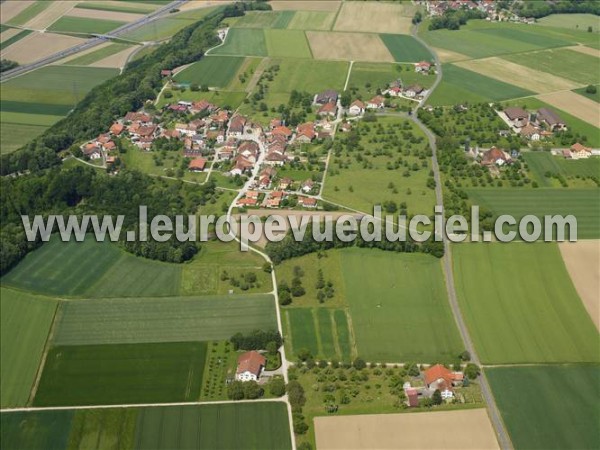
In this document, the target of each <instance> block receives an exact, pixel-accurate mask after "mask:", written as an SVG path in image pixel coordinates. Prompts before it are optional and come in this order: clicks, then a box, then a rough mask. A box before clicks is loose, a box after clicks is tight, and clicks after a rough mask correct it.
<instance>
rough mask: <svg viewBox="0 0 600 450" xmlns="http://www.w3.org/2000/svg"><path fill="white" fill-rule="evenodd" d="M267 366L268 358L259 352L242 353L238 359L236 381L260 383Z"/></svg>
mask: <svg viewBox="0 0 600 450" xmlns="http://www.w3.org/2000/svg"><path fill="white" fill-rule="evenodd" d="M266 365H267V360H266V358H265V357H264V356H263V355H261V354H260V353H258V352H257V351H254V350H253V351H250V352H246V353H242V354H241V355H240V356H239V357H238V361H237V370H236V371H235V379H236V380H239V381H258V379H259V378H260V374H261V372H262V371H263V369H264V368H265V366H266Z"/></svg>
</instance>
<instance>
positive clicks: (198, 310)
mask: <svg viewBox="0 0 600 450" xmlns="http://www.w3.org/2000/svg"><path fill="white" fill-rule="evenodd" d="M257 329H261V330H271V329H277V322H276V318H275V303H274V300H273V297H272V296H271V295H268V294H261V295H244V296H235V295H231V296H204V297H168V298H135V299H133V298H129V299H100V300H82V301H68V302H64V303H62V305H61V307H60V314H59V319H58V321H57V329H56V334H55V338H54V344H56V345H81V344H118V343H150V342H185V341H209V340H227V339H229V338H230V337H231V336H233V335H234V334H235V333H237V332H242V333H249V332H251V331H253V330H257Z"/></svg>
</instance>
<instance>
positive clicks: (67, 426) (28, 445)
mask: <svg viewBox="0 0 600 450" xmlns="http://www.w3.org/2000/svg"><path fill="white" fill-rule="evenodd" d="M74 414H75V412H74V411H72V410H71V411H18V412H2V413H0V442H2V448H10V449H17V448H22V449H27V450H47V449H63V448H67V446H68V444H69V433H70V431H71V423H72V421H73V416H74ZM69 448H72V447H69ZM75 448H77V447H75ZM82 450H83V449H82Z"/></svg>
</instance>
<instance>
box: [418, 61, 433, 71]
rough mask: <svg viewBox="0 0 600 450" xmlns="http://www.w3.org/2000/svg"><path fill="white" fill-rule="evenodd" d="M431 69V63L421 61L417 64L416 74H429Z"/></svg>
mask: <svg viewBox="0 0 600 450" xmlns="http://www.w3.org/2000/svg"><path fill="white" fill-rule="evenodd" d="M429 69H431V63H429V62H427V61H421V62H418V63H417V64H415V72H417V73H423V74H428V73H429Z"/></svg>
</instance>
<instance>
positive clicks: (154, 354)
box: [34, 342, 206, 406]
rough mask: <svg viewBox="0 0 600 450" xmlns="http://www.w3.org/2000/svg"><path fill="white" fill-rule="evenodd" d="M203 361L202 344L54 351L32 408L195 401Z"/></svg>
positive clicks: (204, 353)
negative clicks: (34, 406)
mask: <svg viewBox="0 0 600 450" xmlns="http://www.w3.org/2000/svg"><path fill="white" fill-rule="evenodd" d="M205 357H206V344H205V343H202V342H184V343H161V344H156V343H155V344H118V345H81V346H61V347H53V348H52V349H51V350H50V351H49V353H48V356H47V359H46V364H45V366H44V370H43V372H42V377H41V379H40V384H39V387H38V390H37V393H36V396H35V398H34V405H36V406H59V405H66V406H68V405H109V404H129V403H165V402H183V401H194V400H197V399H198V397H199V396H200V387H201V386H202V373H203V370H204V360H205Z"/></svg>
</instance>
